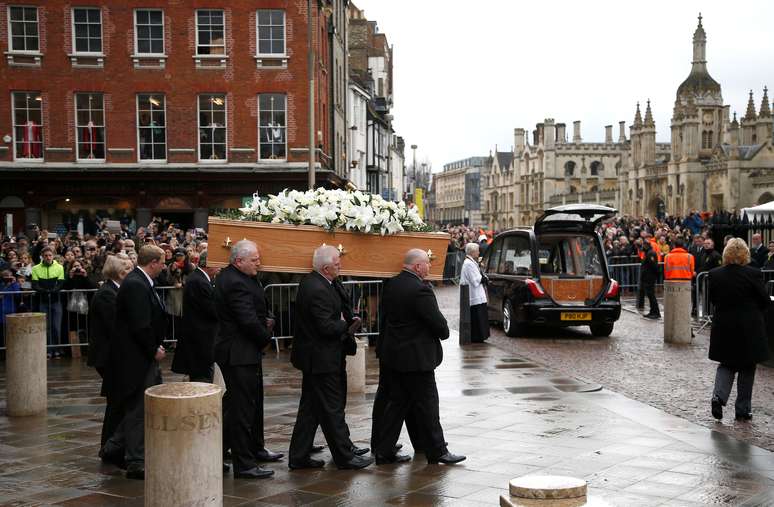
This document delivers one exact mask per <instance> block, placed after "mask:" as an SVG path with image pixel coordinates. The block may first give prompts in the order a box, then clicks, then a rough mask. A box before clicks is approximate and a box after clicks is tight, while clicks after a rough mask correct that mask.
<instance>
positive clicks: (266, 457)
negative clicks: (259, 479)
mask: <svg viewBox="0 0 774 507" xmlns="http://www.w3.org/2000/svg"><path fill="white" fill-rule="evenodd" d="M284 457H285V455H284V454H283V453H281V452H271V451H270V450H268V449H264V450H262V451H258V453H256V455H255V460H256V461H261V462H264V463H272V462H274V461H279V460H281V459H282V458H284Z"/></svg>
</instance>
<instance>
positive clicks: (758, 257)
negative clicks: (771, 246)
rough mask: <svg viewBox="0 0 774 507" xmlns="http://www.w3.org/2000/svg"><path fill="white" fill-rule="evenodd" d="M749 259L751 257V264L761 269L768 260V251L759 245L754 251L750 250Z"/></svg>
mask: <svg viewBox="0 0 774 507" xmlns="http://www.w3.org/2000/svg"><path fill="white" fill-rule="evenodd" d="M750 257H752V262H751V264H752V265H753V266H755V267H756V268H758V269H761V268H763V266H764V265H765V264H766V261H767V260H768V258H769V250H768V248H766V247H765V246H764V245H763V243H761V244H760V245H758V248H756V249H755V250H752V249H751V250H750Z"/></svg>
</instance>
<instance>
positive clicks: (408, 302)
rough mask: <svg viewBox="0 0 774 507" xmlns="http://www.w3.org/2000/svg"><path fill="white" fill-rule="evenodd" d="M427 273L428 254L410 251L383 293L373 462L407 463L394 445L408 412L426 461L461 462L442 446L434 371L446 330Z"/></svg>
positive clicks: (446, 333) (439, 357)
mask: <svg viewBox="0 0 774 507" xmlns="http://www.w3.org/2000/svg"><path fill="white" fill-rule="evenodd" d="M428 273H430V258H429V257H428V255H427V252H425V251H423V250H419V249H412V250H409V251H408V252H407V253H406V257H405V259H404V261H403V271H401V272H400V273H399V274H398V275H397V276H395V277H394V278H393V279H392V280H390V281H389V282H387V285H386V286H385V288H384V292H383V295H382V316H381V318H382V327H381V334H380V336H379V340H378V342H377V353H378V354H379V360H380V365H381V368H382V369H383V370H382V371H381V372H380V374H381V375H383V376H384V380H385V382H384V386H383V387H384V388H385V389H384V390H385V395H386V398H387V399H386V403H385V404H384V408H383V409H380V410H374V419H375V420H374V421H373V424H374V426H375V427H376V428H377V430H376V431H377V433H378V435H376V441H375V442H372V443H371V445H372V447H373V448H374V450H373V452H374V453H375V454H376V462H377V464H382V463H396V462H401V461H407V460H408V459H409V458H408V456H405V455H400V454H396V447H395V444H396V443H397V441H398V436H399V435H400V431H401V428H402V427H403V423H404V421H405V420H406V416H407V415H408V414H409V411H411V412H412V415H413V416H414V419H415V422H416V424H417V426H418V430H419V433H420V435H421V436H422V441H423V442H422V443H423V445H424V447H425V449H424V451H425V454H426V456H427V461H428V463H431V464H436V463H439V462H440V463H445V464H452V463H458V462H460V461H462V460H464V459H465V456H457V455H454V454H452V453H450V452H449V451H448V449H447V448H446V441H445V440H444V436H443V429H442V428H441V420H440V416H439V413H438V388H437V387H436V384H435V369H436V368H437V367H438V365H440V364H441V361H442V359H443V349H442V347H441V340H445V339H447V338H448V337H449V327H448V326H447V324H446V319H445V318H444V316H443V314H441V311H440V310H439V309H438V301H436V299H435V294H434V293H433V289H432V287H431V286H430V285H429V284H428V283H426V282H425V281H424V278H425V277H426V276H427V275H428ZM377 419H378V420H377Z"/></svg>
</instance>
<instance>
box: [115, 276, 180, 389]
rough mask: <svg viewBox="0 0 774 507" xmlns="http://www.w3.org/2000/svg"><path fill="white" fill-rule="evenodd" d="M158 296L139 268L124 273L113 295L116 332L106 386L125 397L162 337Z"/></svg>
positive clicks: (163, 325)
mask: <svg viewBox="0 0 774 507" xmlns="http://www.w3.org/2000/svg"><path fill="white" fill-rule="evenodd" d="M165 329H166V317H165V315H164V306H163V304H162V302H161V298H160V297H159V295H158V294H157V293H156V291H155V290H154V289H153V288H152V287H151V285H150V283H148V278H147V277H146V276H145V273H143V272H142V270H141V269H140V268H134V270H133V271H132V272H131V273H129V274H128V275H126V278H124V281H123V282H121V287H120V288H119V289H118V294H117V295H116V332H115V337H114V339H113V340H111V348H110V364H109V367H108V371H107V377H106V383H107V389H108V390H109V391H110V392H111V393H112V394H113V395H114V396H117V397H118V398H124V397H126V396H127V395H130V394H132V393H133V392H134V391H136V390H137V389H139V388H141V387H142V385H143V383H144V382H145V378H146V376H147V373H148V369H149V368H150V367H151V365H152V364H153V362H154V361H155V360H156V351H157V350H158V347H159V345H161V342H162V341H163V340H164V331H165Z"/></svg>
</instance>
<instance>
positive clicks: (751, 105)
mask: <svg viewBox="0 0 774 507" xmlns="http://www.w3.org/2000/svg"><path fill="white" fill-rule="evenodd" d="M756 117H757V115H756V114H755V102H753V91H752V90H750V99H749V100H748V101H747V111H746V112H745V113H744V118H742V121H748V122H749V121H752V120H755V119H756Z"/></svg>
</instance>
